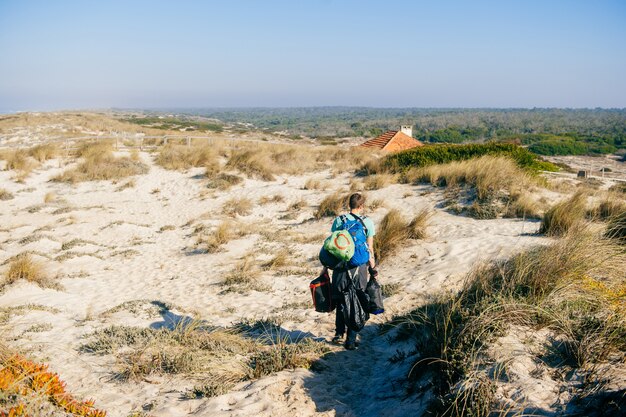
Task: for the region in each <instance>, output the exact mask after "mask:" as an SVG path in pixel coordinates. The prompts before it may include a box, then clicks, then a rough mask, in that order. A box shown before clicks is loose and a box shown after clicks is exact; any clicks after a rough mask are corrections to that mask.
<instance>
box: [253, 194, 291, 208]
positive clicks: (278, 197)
mask: <svg viewBox="0 0 626 417" xmlns="http://www.w3.org/2000/svg"><path fill="white" fill-rule="evenodd" d="M284 201H285V197H284V196H283V195H282V194H274V195H273V196H267V195H264V196H263V197H261V198H259V205H260V206H264V205H266V204H271V203H274V204H278V203H282V202H284Z"/></svg>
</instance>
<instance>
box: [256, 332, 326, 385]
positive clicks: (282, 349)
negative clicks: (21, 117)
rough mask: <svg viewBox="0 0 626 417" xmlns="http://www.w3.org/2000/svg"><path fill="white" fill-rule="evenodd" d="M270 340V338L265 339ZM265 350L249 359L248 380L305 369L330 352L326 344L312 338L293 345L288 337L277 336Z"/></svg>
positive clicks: (271, 339) (271, 338) (272, 338)
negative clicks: (288, 370) (289, 370)
mask: <svg viewBox="0 0 626 417" xmlns="http://www.w3.org/2000/svg"><path fill="white" fill-rule="evenodd" d="M265 339H266V340H268V338H267V337H266V338H265ZM269 340H270V342H269V343H268V344H267V346H266V347H265V348H264V349H261V350H259V351H258V352H255V353H254V354H253V355H251V357H250V358H249V359H248V378H249V379H258V378H261V377H264V376H267V375H271V374H273V373H276V372H280V371H282V370H285V369H296V368H305V369H308V368H309V367H310V366H311V364H312V363H313V362H314V361H316V360H318V359H319V358H320V357H321V356H323V355H325V354H326V353H328V352H329V351H330V349H329V347H328V346H327V344H326V343H323V342H319V341H314V340H312V339H310V338H306V339H303V340H302V341H299V342H297V343H292V341H291V340H290V338H289V337H288V336H282V337H281V336H280V335H279V334H276V335H275V336H274V337H271V335H270V338H269Z"/></svg>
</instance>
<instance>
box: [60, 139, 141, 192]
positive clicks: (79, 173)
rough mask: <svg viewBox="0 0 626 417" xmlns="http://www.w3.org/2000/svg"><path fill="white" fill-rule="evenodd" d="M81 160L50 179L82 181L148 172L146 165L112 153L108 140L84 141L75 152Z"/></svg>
mask: <svg viewBox="0 0 626 417" xmlns="http://www.w3.org/2000/svg"><path fill="white" fill-rule="evenodd" d="M77 154H78V156H79V157H81V158H83V162H82V163H80V164H79V165H78V166H77V167H76V168H73V169H69V170H67V171H65V172H63V173H62V174H60V175H57V176H56V177H54V178H52V181H57V182H69V183H76V182H82V181H101V180H116V179H120V178H125V177H129V176H132V175H142V174H145V173H147V172H148V166H147V165H145V164H143V163H141V162H137V161H133V160H132V159H130V158H128V157H121V158H117V157H115V156H114V155H113V145H112V144H111V143H110V142H105V141H103V142H95V143H91V142H89V143H84V144H83V145H82V146H81V147H80V148H79V149H78V152H77Z"/></svg>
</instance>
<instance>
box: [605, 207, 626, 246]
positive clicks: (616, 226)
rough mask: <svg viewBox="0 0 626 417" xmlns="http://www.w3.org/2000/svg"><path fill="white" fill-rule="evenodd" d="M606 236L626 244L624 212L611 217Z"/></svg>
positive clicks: (625, 215)
mask: <svg viewBox="0 0 626 417" xmlns="http://www.w3.org/2000/svg"><path fill="white" fill-rule="evenodd" d="M606 236H607V237H609V238H612V239H616V240H618V241H620V242H622V244H626V210H624V211H622V212H621V213H619V214H616V215H615V216H613V217H611V221H610V222H609V224H608V225H607V228H606Z"/></svg>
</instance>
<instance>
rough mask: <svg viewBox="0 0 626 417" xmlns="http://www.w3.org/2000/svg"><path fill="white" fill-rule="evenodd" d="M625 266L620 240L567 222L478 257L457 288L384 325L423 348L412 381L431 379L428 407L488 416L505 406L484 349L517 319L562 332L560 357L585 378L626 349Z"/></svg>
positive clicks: (443, 412)
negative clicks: (543, 237) (500, 256)
mask: <svg viewBox="0 0 626 417" xmlns="http://www.w3.org/2000/svg"><path fill="white" fill-rule="evenodd" d="M625 264H626V253H625V252H624V251H623V249H622V248H620V247H619V245H617V244H616V243H615V242H614V241H611V240H610V239H606V238H603V237H601V236H599V235H598V234H597V233H593V232H591V231H589V230H588V229H585V228H579V227H577V228H570V229H569V230H568V232H567V233H566V234H565V235H564V237H563V238H562V239H560V240H558V241H556V242H555V243H553V244H551V245H548V246H538V247H534V248H531V249H529V250H527V251H525V252H522V253H520V254H518V255H515V256H513V257H511V258H510V259H508V260H502V261H494V262H492V263H488V264H479V265H477V266H476V267H475V268H474V269H473V270H472V271H471V272H470V273H469V274H468V276H467V277H466V281H465V284H464V286H463V288H462V289H461V291H460V292H459V293H457V294H443V295H441V296H440V297H438V298H437V299H435V300H433V301H432V302H430V303H428V304H427V305H425V306H423V307H420V308H418V309H416V310H414V311H413V312H411V313H410V314H408V315H406V316H404V317H401V318H397V319H395V320H394V321H392V322H391V323H389V324H387V325H385V326H383V328H382V330H383V331H395V332H397V333H396V334H395V337H398V338H400V337H410V338H414V340H415V343H416V345H415V346H416V350H417V352H418V353H417V358H416V359H414V365H413V367H412V368H411V371H410V374H409V379H410V380H412V381H414V382H418V381H420V380H422V379H423V378H432V384H433V385H432V386H433V387H434V392H433V393H434V394H435V396H434V399H433V400H432V401H431V406H430V412H432V413H434V414H435V415H450V416H469V415H472V416H488V415H491V414H490V413H492V412H495V411H496V410H497V409H498V408H499V407H500V406H501V404H497V403H496V400H495V397H494V396H493V395H492V394H491V395H490V394H489V393H493V392H495V387H496V380H495V379H494V378H495V377H494V375H496V377H497V373H494V372H492V371H493V369H492V365H493V361H492V360H491V359H490V357H489V353H488V349H489V346H490V342H491V341H493V340H494V338H495V337H498V336H503V335H505V334H507V331H508V330H509V328H510V326H512V325H516V326H523V327H526V328H528V329H532V330H533V331H534V332H536V331H537V330H538V329H541V328H546V327H547V328H549V329H550V330H551V331H552V332H553V333H555V334H556V335H558V337H556V336H555V337H556V339H557V340H562V342H560V348H559V350H558V354H559V355H562V357H563V359H562V362H561V363H562V364H564V363H567V364H571V365H570V366H572V367H574V368H577V369H579V372H581V373H583V374H585V375H587V376H586V378H588V379H586V380H588V381H593V378H592V377H591V374H592V373H593V372H594V369H596V368H595V367H594V366H593V364H596V363H599V362H603V361H610V360H615V359H611V358H612V357H613V356H611V354H612V352H621V353H622V354H623V353H624V352H626V337H625V336H624V335H626V314H625V313H624V312H625V311H626V310H624V308H623V295H620V294H623V291H624V290H626V281H625V277H624V275H623V265H625ZM618 356H619V355H618ZM613 358H614V357H613ZM561 366H564V365H561ZM599 384H601V382H599ZM596 389H601V385H598V386H597V387H596ZM518 400H519V399H518ZM516 407H517V408H516V409H519V410H521V409H523V408H524V404H522V403H518V404H517V405H516ZM513 411H514V410H513Z"/></svg>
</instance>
